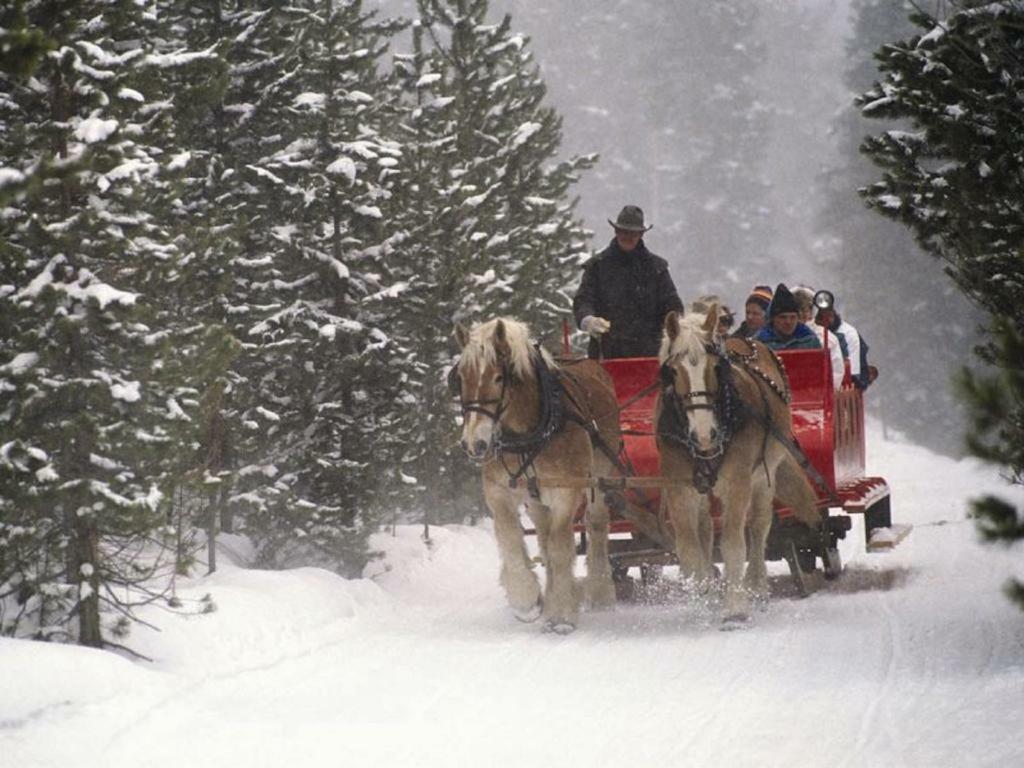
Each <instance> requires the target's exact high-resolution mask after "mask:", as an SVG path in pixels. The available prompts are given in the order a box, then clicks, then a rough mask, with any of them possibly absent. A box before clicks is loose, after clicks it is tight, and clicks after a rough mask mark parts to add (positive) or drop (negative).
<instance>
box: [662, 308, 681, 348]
mask: <svg viewBox="0 0 1024 768" xmlns="http://www.w3.org/2000/svg"><path fill="white" fill-rule="evenodd" d="M664 327H665V335H666V336H668V339H669V341H675V340H676V336H678V335H679V315H677V314H676V312H675V310H672V311H671V312H669V313H668V314H667V315H665V323H664Z"/></svg>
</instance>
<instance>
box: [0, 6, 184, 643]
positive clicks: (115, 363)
mask: <svg viewBox="0 0 1024 768" xmlns="http://www.w3.org/2000/svg"><path fill="white" fill-rule="evenodd" d="M67 10H68V9H67V7H66V4H63V3H37V4H33V5H32V6H31V7H30V8H29V22H30V23H31V24H34V25H35V26H38V27H41V28H46V29H47V31H48V33H49V34H50V35H51V36H52V37H53V38H54V39H55V40H56V41H57V43H58V45H59V46H60V47H59V48H58V49H57V50H55V51H54V52H52V53H51V54H49V55H48V56H47V58H46V59H45V61H44V63H43V64H42V65H40V67H39V68H38V69H37V70H36V72H35V74H34V75H33V76H30V77H29V78H27V79H25V78H10V77H6V76H5V77H4V80H3V85H2V90H3V92H4V93H5V94H7V98H6V99H5V103H4V106H5V115H4V118H5V119H4V122H3V124H2V132H3V141H2V142H0V144H2V146H3V152H4V156H3V162H2V164H3V165H5V166H7V165H11V164H13V163H15V162H21V163H29V164H36V163H38V164H40V165H45V164H48V163H52V162H56V163H57V164H61V163H64V162H68V161H71V162H74V161H75V159H76V158H81V157H83V156H85V155H86V154H88V166H87V167H86V168H85V169H83V170H78V171H76V172H74V173H71V174H67V175H65V176H64V177H63V178H62V179H51V180H49V181H48V182H47V183H46V184H45V185H44V186H43V187H42V189H41V190H40V191H38V193H33V194H23V195H21V196H20V197H18V198H17V199H16V200H15V201H14V202H11V203H9V205H8V206H7V207H6V208H5V209H4V213H3V218H2V221H0V227H2V230H3V232H2V234H3V239H4V241H5V254H4V256H5V259H4V265H3V274H2V279H0V284H2V285H3V288H2V289H0V301H3V303H4V312H3V315H4V316H5V317H9V318H11V319H10V320H9V321H7V323H5V325H4V327H3V342H2V346H0V351H2V355H3V358H2V360H0V365H2V370H3V376H4V385H3V386H0V421H2V422H3V427H4V430H3V431H4V434H5V436H8V435H9V438H8V439H6V440H5V441H4V450H3V460H2V465H3V486H2V488H3V490H2V493H0V495H2V497H3V500H2V502H0V510H2V515H3V518H2V528H3V535H0V548H2V549H3V550H4V551H3V554H2V555H0V567H2V570H3V573H2V574H0V582H2V583H3V584H4V587H3V593H4V595H5V606H6V608H8V609H9V610H5V614H4V619H5V620H4V628H3V630H4V631H5V632H18V631H24V629H25V627H26V625H27V626H29V627H33V626H34V628H35V629H36V630H37V631H38V633H39V634H40V635H41V636H45V637H61V636H77V639H78V641H79V642H81V643H83V644H86V645H94V646H100V645H103V644H105V643H107V642H109V640H108V638H109V636H110V632H113V633H115V634H119V633H120V632H122V631H123V630H125V629H126V628H127V625H128V623H127V619H129V618H131V617H132V611H131V608H132V606H133V605H134V604H135V603H137V602H139V601H146V600H150V599H153V598H154V593H153V592H152V591H151V589H150V587H151V586H152V584H151V583H148V580H149V578H150V577H152V576H153V575H154V574H155V573H156V572H157V571H158V570H159V568H160V565H161V558H160V549H161V548H160V542H159V541H158V535H159V533H160V531H161V528H162V526H163V523H164V517H163V514H162V508H161V504H160V501H161V497H162V494H161V492H160V490H159V488H158V481H159V479H160V477H161V472H162V470H163V468H164V467H165V466H166V457H167V454H168V451H169V447H170V442H171V438H170V431H169V427H168V425H169V423H171V422H173V421H174V420H175V419H176V418H179V417H183V418H187V416H186V415H185V413H184V411H183V410H182V409H181V408H180V406H179V405H178V403H177V402H176V401H175V399H174V397H173V394H172V393H171V391H170V390H169V388H168V385H167V383H166V382H165V381H163V379H162V368H163V364H164V357H165V355H166V354H167V353H168V352H169V351H170V349H169V345H168V343H167V339H166V338H165V334H163V333H162V329H161V328H159V327H157V325H156V324H157V323H158V322H159V319H160V318H159V314H158V312H157V310H156V307H155V305H154V303H153V302H152V301H149V300H147V299H148V298H149V297H152V296H155V295H157V293H158V291H159V288H160V286H161V285H162V280H163V276H164V274H165V269H166V265H167V264H168V262H169V261H170V260H171V259H172V258H173V254H174V252H175V245H174V243H173V242H172V238H171V237H170V236H169V234H168V232H167V231H166V230H165V229H163V228H162V227H161V225H160V222H159V219H158V217H157V216H156V215H154V214H153V213H151V212H156V211H161V210H165V209H166V208H168V207H169V206H170V205H171V204H172V202H171V201H172V198H171V195H172V194H173V187H172V184H171V177H172V176H173V173H174V170H175V166H176V158H175V156H174V155H173V154H172V153H171V151H170V150H171V149H172V148H173V142H172V141H171V140H170V138H169V136H170V126H169V120H170V115H171V112H172V110H173V98H172V96H171V95H170V94H169V93H168V92H167V91H164V90H162V88H167V89H169V90H173V84H174V81H175V79H176V78H175V74H176V73H177V72H178V71H179V68H180V67H182V66H184V65H186V64H188V63H189V62H190V61H192V60H194V59H195V58H197V57H196V56H194V55H192V54H186V53H183V52H180V51H179V52H176V53H175V54H174V55H173V56H170V57H168V56H166V55H163V54H161V53H160V52H159V51H158V50H157V49H156V48H155V46H154V45H153V44H152V40H153V39H154V38H156V37H157V35H156V34H155V30H154V27H153V25H154V24H155V23H156V19H155V17H154V15H153V14H152V13H151V12H150V11H148V10H147V9H145V8H142V7H139V6H135V5H132V6H124V7H121V6H117V7H114V6H110V5H109V4H107V3H78V4H76V5H75V7H74V9H73V10H74V13H73V14H69V13H66V11H67ZM198 58H203V57H202V56H201V55H200V56H199V57H198ZM157 592H159V589H158V590H157ZM12 597H13V598H14V600H13V602H12V601H11V599H10V598H12ZM14 606H17V607H14ZM101 607H105V608H106V609H109V610H110V611H111V617H112V618H113V619H114V622H113V625H112V626H110V627H108V628H104V627H103V626H102V610H101ZM111 617H108V618H111ZM72 618H77V623H78V626H77V631H75V630H72V629H71V628H70V626H69V623H70V621H71V619H72ZM22 619H26V620H27V621H25V622H22ZM19 625H20V628H19Z"/></svg>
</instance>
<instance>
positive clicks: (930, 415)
mask: <svg viewBox="0 0 1024 768" xmlns="http://www.w3.org/2000/svg"><path fill="white" fill-rule="evenodd" d="M911 10H912V7H911V5H910V3H894V2H891V1H890V0H855V2H853V3H852V4H851V12H852V13H853V26H852V31H851V35H850V38H849V41H848V44H847V47H846V51H847V56H846V58H847V61H848V67H847V69H846V71H845V73H844V81H845V83H846V84H847V86H848V87H849V89H850V90H851V91H852V92H854V93H861V92H863V91H864V90H865V89H867V88H868V87H869V86H870V84H871V82H872V81H873V80H874V79H876V78H877V77H878V71H877V69H876V67H875V62H874V60H873V58H872V54H873V53H874V51H875V50H877V49H878V48H879V47H880V46H881V45H882V44H883V43H885V42H887V41H889V40H891V39H892V38H893V36H894V35H898V34H901V33H905V34H908V35H909V34H911V33H912V31H913V29H914V27H913V24H912V23H911V21H910V19H909V18H908V15H909V12H910V11H911ZM851 107H852V105H851ZM834 125H835V135H836V137H837V139H838V143H839V149H840V152H841V155H842V160H841V161H840V162H839V163H838V164H837V165H836V166H834V167H833V168H831V169H829V171H828V173H827V174H826V175H825V178H824V181H825V185H826V188H825V193H824V196H823V197H824V200H825V205H824V206H823V208H822V209H821V213H820V217H819V221H820V224H821V231H822V237H823V239H824V240H825V244H826V247H825V248H823V249H822V250H821V257H820V258H821V266H822V268H823V271H824V272H825V274H827V275H828V281H829V282H827V283H826V284H824V285H822V286H820V287H824V288H829V289H831V290H833V291H834V292H835V293H836V294H837V297H838V300H839V309H840V311H841V313H842V314H843V315H844V316H845V317H849V319H850V320H851V322H853V324H854V325H856V326H857V328H858V329H859V330H860V331H861V332H862V333H863V334H864V338H865V339H866V340H867V341H868V343H869V344H870V346H871V353H870V358H871V362H872V363H873V364H875V365H877V366H878V367H879V369H880V370H881V376H880V378H879V380H878V382H877V383H876V384H875V385H874V386H873V387H872V388H871V393H870V397H869V400H870V405H871V407H872V409H874V410H875V412H876V413H878V414H879V415H880V416H881V417H882V419H883V421H884V423H885V424H886V425H887V426H894V427H896V428H897V429H899V430H901V431H903V432H905V433H906V434H907V435H908V436H909V437H910V438H911V439H913V440H915V441H916V442H920V443H922V444H924V445H928V446H930V447H933V448H936V449H939V450H944V451H949V452H955V451H957V450H958V449H959V447H960V446H959V442H958V441H957V440H956V439H954V436H955V435H959V434H960V432H961V431H962V429H963V426H964V424H963V420H962V414H961V412H960V409H959V408H958V407H957V404H956V400H955V398H954V395H953V391H952V388H951V387H949V386H945V383H946V382H947V381H948V380H949V378H950V377H951V376H952V374H953V372H954V371H956V370H957V369H958V366H959V365H960V363H961V362H962V361H963V359H964V358H965V357H966V356H968V355H969V354H970V351H971V349H972V348H973V346H974V344H976V343H977V333H976V331H975V328H976V327H977V326H978V325H979V323H980V322H981V313H980V312H978V310H977V309H976V308H975V307H973V306H972V305H971V304H970V302H969V301H967V300H966V299H965V298H964V297H963V296H962V295H960V294H959V293H958V292H957V290H956V287H955V286H954V285H952V284H950V283H949V282H948V281H944V280H943V279H942V278H941V268H940V267H939V266H938V265H936V264H935V263H934V260H933V259H932V258H931V257H930V256H929V255H928V254H927V253H926V252H925V251H923V250H922V249H921V248H920V247H919V246H918V245H917V244H916V243H915V241H914V237H913V234H912V233H911V232H910V231H908V230H907V229H906V228H905V227H901V226H900V225H899V224H898V223H897V222H894V221H888V220H883V219H879V217H878V216H877V215H875V214H874V213H873V212H872V211H871V210H869V209H868V208H867V207H865V206H864V204H863V202H862V201H861V199H860V198H859V196H858V195H857V192H856V189H857V188H859V187H863V186H866V185H868V184H869V183H871V182H872V181H873V180H874V179H875V177H876V169H875V168H874V167H873V166H872V164H871V162H870V160H868V159H867V158H866V157H865V156H864V155H863V154H862V153H861V152H860V144H861V142H862V141H863V138H864V135H865V134H867V133H869V132H870V131H872V130H874V129H875V126H874V125H873V124H872V122H871V121H869V120H868V119H867V118H866V117H864V116H862V115H861V113H860V111H859V110H858V109H856V108H851V109H849V110H843V111H842V112H841V113H840V114H839V115H838V116H837V118H836V121H835V124H834ZM890 127H891V128H893V129H895V130H899V129H901V128H905V127H906V126H905V124H904V123H903V122H900V121H893V122H891V124H890ZM918 318H920V321H919V320H918ZM908 322H909V323H912V324H913V326H914V333H912V334H911V333H906V332H905V329H906V327H907V324H908ZM922 346H925V347H927V348H928V349H929V350H930V354H928V355H922V354H920V351H919V350H920V349H921V347H922ZM936 382H938V383H939V384H940V386H936V385H935V384H936Z"/></svg>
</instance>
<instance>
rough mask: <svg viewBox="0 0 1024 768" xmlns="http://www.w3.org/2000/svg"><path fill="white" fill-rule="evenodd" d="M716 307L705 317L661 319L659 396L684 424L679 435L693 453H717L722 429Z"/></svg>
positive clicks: (677, 316)
mask: <svg viewBox="0 0 1024 768" xmlns="http://www.w3.org/2000/svg"><path fill="white" fill-rule="evenodd" d="M717 325H718V304H717V303H713V304H712V305H711V306H710V307H709V308H708V310H707V314H705V315H699V314H695V315H688V316H686V317H683V318H681V317H679V315H678V314H676V313H675V312H669V313H668V315H666V317H665V323H664V329H663V330H664V333H663V335H662V340H661V351H660V354H659V360H660V362H661V377H662V384H663V393H664V395H665V397H666V399H669V400H671V402H672V406H671V407H675V408H678V409H679V411H680V414H679V415H680V416H682V417H683V418H682V419H681V422H682V423H683V424H684V425H685V427H684V428H685V429H686V434H685V435H684V436H683V437H684V438H685V440H686V442H687V444H688V445H689V446H690V447H691V450H692V451H693V452H694V453H695V454H702V455H707V454H711V453H716V452H718V451H720V450H721V448H722V445H721V434H722V426H721V425H720V424H719V423H718V416H717V413H716V401H717V399H718V396H719V393H718V389H719V387H718V370H717V356H716V355H715V354H714V353H715V351H716V346H715V343H716V339H715V329H716V326H717Z"/></svg>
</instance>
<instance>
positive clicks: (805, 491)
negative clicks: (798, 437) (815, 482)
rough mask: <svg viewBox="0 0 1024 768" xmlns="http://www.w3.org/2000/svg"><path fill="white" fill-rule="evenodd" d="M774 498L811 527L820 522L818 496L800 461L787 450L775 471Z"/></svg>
mask: <svg viewBox="0 0 1024 768" xmlns="http://www.w3.org/2000/svg"><path fill="white" fill-rule="evenodd" d="M775 498H777V499H778V500H779V501H781V502H782V503H783V504H785V505H786V506H787V507H789V508H790V509H791V510H793V514H794V515H795V516H796V518H797V519H798V520H799V521H800V522H802V523H805V524H806V525H809V526H811V527H812V528H816V527H817V526H818V525H820V524H821V514H820V513H819V512H818V496H817V494H816V493H815V492H814V488H813V487H812V486H811V483H810V481H809V480H808V479H807V475H806V474H805V473H804V471H803V469H802V468H801V467H800V463H799V462H798V461H797V460H796V459H795V458H794V457H793V455H792V454H791V453H789V452H788V451H786V452H785V456H784V457H783V459H782V462H781V463H780V464H779V466H778V469H777V470H776V471H775Z"/></svg>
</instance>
